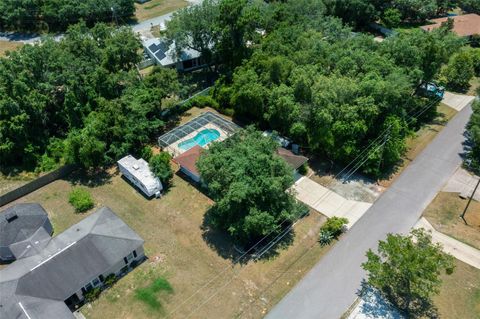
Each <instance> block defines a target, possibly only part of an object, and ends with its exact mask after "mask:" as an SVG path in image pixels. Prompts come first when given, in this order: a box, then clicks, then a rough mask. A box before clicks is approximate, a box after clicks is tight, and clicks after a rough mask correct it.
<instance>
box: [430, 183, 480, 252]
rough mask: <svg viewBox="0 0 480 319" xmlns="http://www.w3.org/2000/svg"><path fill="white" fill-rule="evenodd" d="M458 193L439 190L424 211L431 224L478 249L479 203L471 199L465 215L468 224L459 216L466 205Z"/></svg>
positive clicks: (479, 236)
mask: <svg viewBox="0 0 480 319" xmlns="http://www.w3.org/2000/svg"><path fill="white" fill-rule="evenodd" d="M467 201H468V200H467V199H461V198H460V197H459V196H458V193H445V192H440V193H438V195H437V196H436V197H435V199H434V200H433V201H432V202H431V203H430V205H429V206H428V207H427V209H426V210H425V211H424V213H423V216H424V217H425V218H427V219H428V221H429V222H430V223H431V224H432V226H433V227H434V228H435V229H436V230H438V231H440V232H442V233H444V234H446V235H449V236H451V237H453V238H456V239H458V240H459V241H462V242H464V243H466V244H468V245H470V246H473V247H475V248H477V249H480V203H479V202H477V201H475V200H472V202H471V203H470V207H469V208H468V211H467V213H466V215H465V219H466V220H467V222H468V225H465V223H464V222H463V220H462V219H461V218H460V217H459V216H460V214H461V213H462V212H463V210H464V208H465V206H466V205H467Z"/></svg>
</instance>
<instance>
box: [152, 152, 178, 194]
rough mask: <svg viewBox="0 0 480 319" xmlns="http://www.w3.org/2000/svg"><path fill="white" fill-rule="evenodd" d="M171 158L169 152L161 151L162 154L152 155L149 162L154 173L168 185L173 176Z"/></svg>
mask: <svg viewBox="0 0 480 319" xmlns="http://www.w3.org/2000/svg"><path fill="white" fill-rule="evenodd" d="M171 158H172V157H171V156H170V154H168V153H167V152H160V154H158V155H154V156H152V158H151V159H150V162H149V166H150V169H151V170H152V172H153V174H154V175H155V176H156V177H158V178H159V179H160V181H161V182H162V184H164V186H168V185H169V184H170V180H171V179H172V177H173V171H172V167H171V166H170V159H171Z"/></svg>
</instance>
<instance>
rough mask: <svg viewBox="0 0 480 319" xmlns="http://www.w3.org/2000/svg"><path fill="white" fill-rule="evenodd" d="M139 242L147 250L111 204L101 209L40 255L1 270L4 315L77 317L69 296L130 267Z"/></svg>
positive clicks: (31, 318)
mask: <svg viewBox="0 0 480 319" xmlns="http://www.w3.org/2000/svg"><path fill="white" fill-rule="evenodd" d="M139 247H142V251H143V239H142V238H140V237H139V236H138V235H137V233H135V232H134V231H133V230H132V229H131V228H130V227H129V226H128V225H127V224H125V223H124V222H123V221H122V220H121V219H120V218H118V217H117V215H115V213H113V212H112V211H111V210H110V209H109V208H107V207H103V208H100V209H99V210H97V211H96V212H95V213H93V214H91V215H90V216H88V217H86V218H85V219H83V220H82V221H81V222H79V223H78V224H76V225H73V226H72V227H70V228H69V229H67V230H66V231H64V232H63V233H61V234H59V235H58V236H56V237H53V238H51V239H50V240H49V241H48V243H46V244H45V245H44V247H43V249H42V250H41V251H39V252H38V253H37V254H35V255H32V256H29V257H25V258H21V259H18V260H17V261H15V262H14V263H12V264H11V265H9V266H8V267H6V268H5V269H2V270H0V318H19V319H20V318H22V319H51V318H74V317H73V314H72V312H71V311H70V309H69V308H68V306H67V305H66V303H65V301H66V300H67V299H69V297H71V296H72V295H75V294H76V293H77V292H78V291H80V290H82V291H83V287H85V286H86V285H88V284H89V283H90V282H91V281H92V279H94V278H98V276H99V275H101V274H104V273H105V272H107V271H108V272H110V271H111V270H112V269H115V267H123V266H125V264H123V263H122V259H123V260H125V259H126V258H125V256H128V255H129V254H131V253H132V251H135V249H139ZM135 256H136V254H135ZM125 263H127V262H125ZM122 264H123V266H122ZM117 265H119V266H117ZM112 267H113V268H112Z"/></svg>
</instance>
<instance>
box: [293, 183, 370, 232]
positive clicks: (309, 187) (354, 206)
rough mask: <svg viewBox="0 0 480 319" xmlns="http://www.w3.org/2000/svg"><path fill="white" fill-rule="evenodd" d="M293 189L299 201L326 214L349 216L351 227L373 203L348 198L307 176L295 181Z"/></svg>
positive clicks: (349, 225) (330, 215)
mask: <svg viewBox="0 0 480 319" xmlns="http://www.w3.org/2000/svg"><path fill="white" fill-rule="evenodd" d="M293 189H294V190H295V192H296V197H297V199H298V200H299V201H301V202H303V203H305V204H306V205H308V206H310V207H312V208H314V209H315V210H317V211H319V212H320V213H322V214H324V215H325V216H327V217H333V216H338V217H346V218H348V222H349V223H348V227H349V228H350V227H351V226H353V224H354V223H355V222H356V221H357V220H359V219H360V217H362V215H363V214H364V213H365V212H366V211H367V210H368V209H369V208H370V206H372V204H371V203H366V202H360V201H355V200H350V199H346V198H345V197H343V196H341V195H339V194H337V193H335V192H334V191H332V190H330V189H328V188H326V187H324V186H322V185H320V184H318V183H316V182H314V181H312V180H311V179H309V178H308V177H305V176H303V177H301V178H300V179H299V180H297V181H296V182H295V184H294V186H293Z"/></svg>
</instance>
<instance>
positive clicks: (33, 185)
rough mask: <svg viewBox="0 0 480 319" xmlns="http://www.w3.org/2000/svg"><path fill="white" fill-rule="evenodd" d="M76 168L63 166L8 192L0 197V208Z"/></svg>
mask: <svg viewBox="0 0 480 319" xmlns="http://www.w3.org/2000/svg"><path fill="white" fill-rule="evenodd" d="M76 167H77V166H76V165H73V164H72V165H65V166H62V167H60V168H58V169H56V170H54V171H51V172H50V173H47V174H45V175H42V176H40V177H39V178H37V179H35V180H33V181H31V182H29V183H27V184H25V185H23V186H20V187H18V188H16V189H14V190H11V191H9V192H8V193H6V194H3V195H0V206H3V205H6V204H8V203H10V202H12V201H14V200H16V199H18V198H20V197H22V196H25V195H27V194H29V193H31V192H33V191H35V190H37V189H39V188H40V187H43V186H45V185H47V184H49V183H51V182H53V181H55V180H57V179H59V178H62V177H65V176H67V175H68V174H70V173H71V172H72V171H73V170H74V169H75V168H76Z"/></svg>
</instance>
